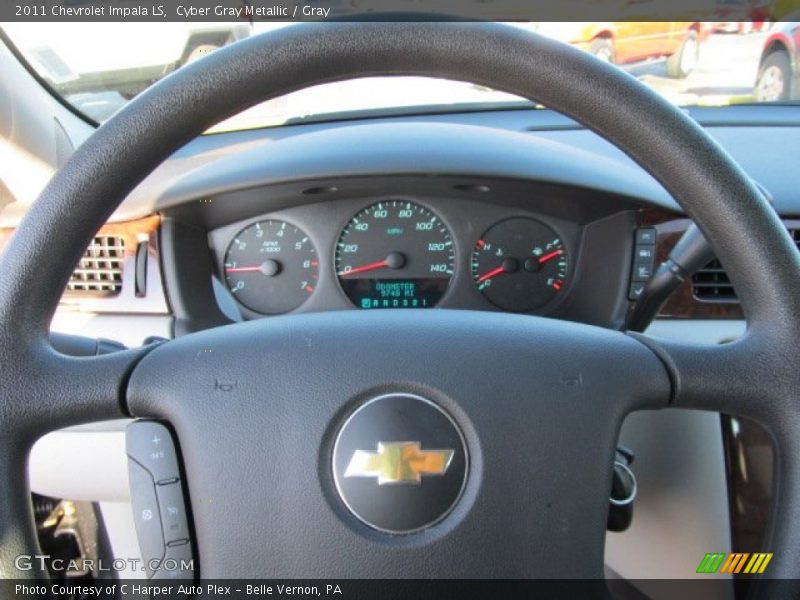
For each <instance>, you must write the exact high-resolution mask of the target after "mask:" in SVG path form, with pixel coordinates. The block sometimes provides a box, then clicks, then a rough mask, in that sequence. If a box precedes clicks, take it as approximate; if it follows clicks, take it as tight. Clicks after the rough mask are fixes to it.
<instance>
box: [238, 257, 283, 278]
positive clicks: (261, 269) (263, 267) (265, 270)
mask: <svg viewBox="0 0 800 600" xmlns="http://www.w3.org/2000/svg"><path fill="white" fill-rule="evenodd" d="M282 268H283V267H282V265H281V263H280V262H278V261H277V260H275V259H273V258H269V259H267V260H265V261H264V262H263V263H261V264H260V265H258V266H255V267H228V268H227V269H225V272H226V273H261V274H262V275H266V276H267V277H275V275H277V274H278V273H280V272H281V270H282Z"/></svg>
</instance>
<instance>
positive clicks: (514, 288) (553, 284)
mask: <svg viewBox="0 0 800 600" xmlns="http://www.w3.org/2000/svg"><path fill="white" fill-rule="evenodd" d="M568 274H569V259H568V257H567V249H566V248H565V247H564V243H563V241H562V240H561V238H560V237H559V236H558V235H557V234H556V232H555V231H553V230H552V229H550V228H549V227H548V226H547V225H545V224H544V223H540V222H539V221H536V220H534V219H525V218H514V219H507V220H505V221H501V222H500V223H498V224H497V225H495V226H493V227H491V228H490V229H489V230H488V231H487V232H486V233H484V234H483V236H482V237H481V239H479V240H478V241H477V243H476V244H475V249H474V250H473V252H472V278H473V279H474V281H475V285H476V286H477V287H478V291H479V292H481V293H482V294H483V295H484V296H485V297H486V298H487V299H488V300H489V301H490V302H491V303H492V304H494V305H495V306H497V307H499V308H502V309H505V310H508V311H514V312H527V311H531V310H534V309H536V308H539V307H540V306H542V305H543V304H546V303H547V302H549V301H550V300H552V299H553V298H554V297H555V296H556V295H557V294H558V293H559V292H560V291H561V290H563V289H564V286H565V285H566V282H567V276H568Z"/></svg>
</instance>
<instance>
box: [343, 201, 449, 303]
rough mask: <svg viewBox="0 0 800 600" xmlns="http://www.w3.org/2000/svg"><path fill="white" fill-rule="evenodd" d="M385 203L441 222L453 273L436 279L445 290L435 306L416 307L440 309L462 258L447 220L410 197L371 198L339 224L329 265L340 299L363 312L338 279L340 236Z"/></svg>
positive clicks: (436, 211)
mask: <svg viewBox="0 0 800 600" xmlns="http://www.w3.org/2000/svg"><path fill="white" fill-rule="evenodd" d="M385 202H400V203H408V204H412V205H414V206H416V207H418V208H421V209H422V210H424V211H426V212H428V213H429V214H430V215H431V216H434V217H436V219H438V220H439V222H441V224H442V226H443V227H444V228H445V231H446V233H447V239H448V241H450V242H451V243H452V259H451V262H452V271H453V272H452V273H451V274H450V275H449V277H446V278H445V277H438V278H436V279H446V280H447V285H446V286H445V289H444V290H443V291H442V295H441V296H440V297H439V299H438V300H437V302H436V303H435V304H433V305H432V306H426V307H418V309H420V310H427V309H432V308H440V307H441V306H442V304H444V303H445V302H447V300H448V297H449V296H450V294H451V292H452V290H453V289H454V287H455V285H454V282H455V281H456V280H457V278H458V277H459V267H460V264H461V261H462V258H463V257H462V256H461V249H460V245H459V243H458V240H457V239H456V236H454V235H453V230H452V227H451V226H450V224H449V223H448V222H447V220H446V219H444V218H443V217H442V216H441V214H440V212H439V211H438V210H434V209H432V208H431V207H430V206H429V205H428V204H427V203H425V202H423V201H420V200H419V199H417V198H411V197H408V196H401V195H391V196H386V197H378V198H374V197H373V198H370V199H369V202H367V203H366V204H363V205H362V206H361V208H359V209H358V210H356V211H355V212H353V213H352V214H350V216H349V217H348V218H347V219H346V220H345V221H344V222H343V223H341V224H340V227H339V229H338V233H337V235H336V237H335V238H334V241H333V246H332V248H331V257H330V261H329V262H330V264H331V268H332V271H333V277H334V279H335V280H336V287H337V289H338V290H339V293H340V294H341V297H342V298H343V299H344V300H345V301H346V302H347V304H348V305H350V306H351V307H352V308H353V309H354V310H365V309H362V308H361V307H359V306H358V305H357V304H356V303H355V302H354V301H353V299H352V298H350V296H348V294H347V292H346V291H345V290H344V287H343V286H342V281H341V277H340V275H339V273H338V267H337V264H336V263H337V259H338V255H339V254H338V245H339V243H340V241H341V240H342V236H344V235H345V231H346V229H347V227H348V226H349V225H350V224H351V223H352V222H353V219H355V218H357V217H358V216H359V215H361V214H362V213H364V212H366V211H367V210H369V209H371V208H373V207H374V206H377V205H379V204H381V203H385ZM389 309H391V307H389V308H380V309H370V310H389ZM409 309H410V307H398V310H409ZM412 310H413V309H412Z"/></svg>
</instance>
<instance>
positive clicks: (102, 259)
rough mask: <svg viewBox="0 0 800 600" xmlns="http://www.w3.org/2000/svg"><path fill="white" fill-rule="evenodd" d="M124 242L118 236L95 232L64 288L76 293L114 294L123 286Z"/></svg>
mask: <svg viewBox="0 0 800 600" xmlns="http://www.w3.org/2000/svg"><path fill="white" fill-rule="evenodd" d="M124 251H125V242H124V241H123V239H122V238H121V237H117V236H111V235H101V236H97V237H96V238H94V239H93V240H92V243H91V244H90V245H89V247H88V248H87V249H86V252H85V253H84V254H83V258H81V261H80V263H79V264H78V268H76V269H75V271H74V272H73V273H72V277H70V279H69V283H68V284H67V291H68V292H70V293H72V294H76V295H83V294H92V295H94V294H97V295H115V294H118V293H119V292H120V290H121V289H122V261H123V259H124Z"/></svg>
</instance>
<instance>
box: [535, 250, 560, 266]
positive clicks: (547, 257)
mask: <svg viewBox="0 0 800 600" xmlns="http://www.w3.org/2000/svg"><path fill="white" fill-rule="evenodd" d="M562 254H564V250H562V249H558V250H553V251H552V252H548V253H547V254H544V255H542V256H540V257H539V264H540V265H541V264H544V263H546V262H547V261H548V260H551V259H553V258H555V257H556V256H561V255H562Z"/></svg>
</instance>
